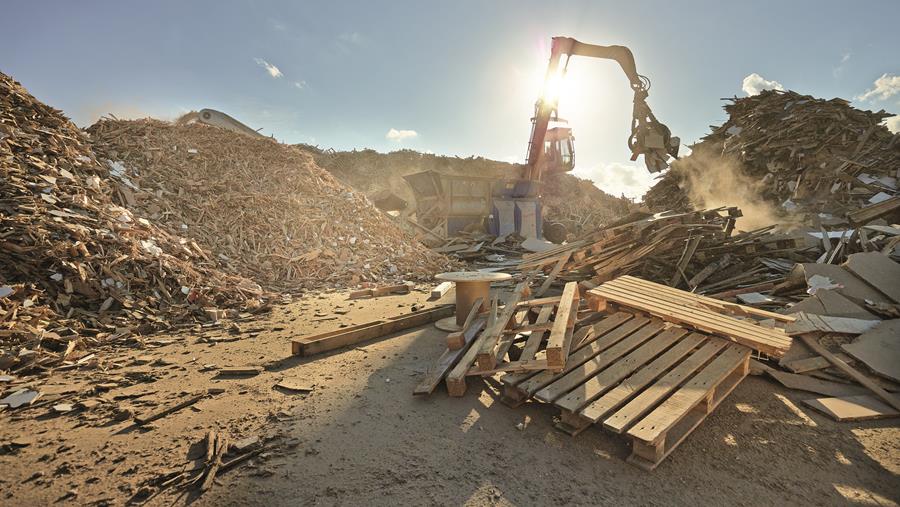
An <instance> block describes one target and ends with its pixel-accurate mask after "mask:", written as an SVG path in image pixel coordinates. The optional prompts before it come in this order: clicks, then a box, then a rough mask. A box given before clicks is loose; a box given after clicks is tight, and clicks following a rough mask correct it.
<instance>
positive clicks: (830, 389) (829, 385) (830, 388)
mask: <svg viewBox="0 0 900 507" xmlns="http://www.w3.org/2000/svg"><path fill="white" fill-rule="evenodd" d="M766 373H767V374H768V375H769V376H771V377H772V378H773V379H775V380H777V381H778V383H780V384H781V385H783V386H784V387H787V388H789V389H799V390H801V391H809V392H811V393H818V394H824V395H825V396H837V397H842V396H856V395H859V394H867V393H868V392H869V390H868V389H866V388H865V387H862V386H857V385H853V384H841V383H839V382H829V381H827V380H821V379H817V378H815V377H810V376H809V375H797V374H794V373H787V372H784V371H779V370H776V369H774V368H771V369H770V370H767V371H766Z"/></svg>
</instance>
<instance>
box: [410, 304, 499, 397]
mask: <svg viewBox="0 0 900 507" xmlns="http://www.w3.org/2000/svg"><path fill="white" fill-rule="evenodd" d="M485 323H486V319H484V318H480V319H478V320H477V321H476V322H474V323H472V325H470V326H469V327H467V328H466V332H465V333H464V334H463V346H462V347H460V348H458V349H455V350H453V349H450V348H448V349H447V350H445V351H444V353H443V354H441V357H439V358H438V360H437V362H436V363H435V364H434V366H432V367H431V368H430V369H429V370H428V373H426V374H425V378H423V379H422V381H421V382H419V385H417V386H416V388H415V389H414V390H413V394H417V395H425V394H431V393H432V392H434V389H435V388H436V387H437V386H438V384H440V383H441V380H443V379H444V377H445V376H446V375H447V372H449V371H450V369H451V368H453V367H454V366H456V363H458V362H459V360H460V358H462V357H463V356H464V355H465V354H466V352H468V350H469V347H471V345H472V343H474V342H475V337H476V336H478V332H479V331H481V330H482V329H483V328H484V325H485Z"/></svg>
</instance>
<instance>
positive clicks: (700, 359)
mask: <svg viewBox="0 0 900 507" xmlns="http://www.w3.org/2000/svg"><path fill="white" fill-rule="evenodd" d="M727 345H728V342H727V341H725V340H721V339H718V338H713V339H710V341H708V342H707V343H706V344H704V345H703V346H702V347H700V349H699V350H697V351H696V352H694V353H693V354H691V355H690V356H688V358H687V359H685V360H684V361H683V362H682V363H681V364H679V365H678V366H676V367H675V368H673V369H672V371H670V372H669V373H667V374H666V375H664V376H663V377H662V378H661V379H659V380H658V381H656V382H655V383H654V384H653V385H652V386H650V387H648V388H647V389H645V390H644V392H642V393H641V394H639V395H638V396H637V397H635V398H634V399H632V400H631V401H629V402H628V403H626V404H625V406H624V407H622V408H620V409H619V410H618V411H616V412H615V413H614V414H613V415H612V416H610V417H609V418H608V419H606V420H605V421H603V427H604V428H606V429H608V430H610V431H612V432H614V433H622V432H624V431H625V430H626V429H628V427H629V426H631V425H632V424H634V423H635V422H637V420H638V419H640V418H641V417H642V416H643V415H644V414H646V413H647V412H649V411H650V410H651V409H652V408H653V407H654V406H655V405H656V403H657V402H659V401H660V400H662V399H663V398H665V397H666V396H667V395H668V394H669V393H670V392H672V391H673V390H675V388H677V387H678V386H679V385H681V383H682V382H684V380H685V379H686V378H688V377H689V376H690V375H692V374H693V373H694V372H695V371H697V370H698V369H699V368H700V367H701V366H703V365H704V364H706V362H707V361H709V360H710V359H712V357H713V356H714V355H716V354H717V353H718V352H719V351H721V350H722V349H724V348H725V347H726V346H727Z"/></svg>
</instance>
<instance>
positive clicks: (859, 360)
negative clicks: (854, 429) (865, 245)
mask: <svg viewBox="0 0 900 507" xmlns="http://www.w3.org/2000/svg"><path fill="white" fill-rule="evenodd" d="M774 292H775V293H776V294H798V293H800V294H803V295H808V297H806V298H804V299H802V300H801V301H799V302H797V303H795V304H793V305H791V306H790V307H789V308H787V309H786V312H787V315H790V316H792V317H794V321H792V322H791V323H790V324H788V325H787V326H786V328H785V330H786V332H787V333H788V334H789V335H791V336H793V337H794V340H793V344H792V346H791V348H790V349H789V350H788V352H787V353H786V354H785V355H784V356H783V357H781V358H780V359H779V360H778V363H777V364H772V363H769V364H768V365H763V367H762V370H763V371H764V372H765V373H767V374H768V375H769V376H771V377H772V378H773V379H775V380H776V381H778V382H780V383H781V384H783V385H784V386H786V387H789V388H792V389H799V390H803V391H809V392H812V393H816V394H818V395H821V396H825V397H826V398H814V399H810V400H805V401H804V402H805V403H807V404H808V405H809V406H811V407H813V408H815V409H817V410H820V411H822V412H824V413H826V414H827V415H829V416H831V417H833V418H835V419H837V420H841V421H843V420H863V419H873V418H881V417H892V416H896V415H900V395H898V394H897V393H900V325H898V324H900V320H898V319H900V264H898V263H897V262H894V261H893V260H892V259H891V258H890V257H889V256H887V255H884V254H882V253H880V252H867V253H856V254H852V255H850V256H849V258H848V259H847V262H845V263H844V264H842V265H840V266H835V265H830V264H798V265H797V266H795V268H794V270H793V271H792V272H791V274H790V276H789V277H788V278H787V280H785V282H784V283H782V284H780V285H779V286H778V287H776V289H775V291H774ZM798 337H799V338H801V339H799V340H798V339H797V338H798Z"/></svg>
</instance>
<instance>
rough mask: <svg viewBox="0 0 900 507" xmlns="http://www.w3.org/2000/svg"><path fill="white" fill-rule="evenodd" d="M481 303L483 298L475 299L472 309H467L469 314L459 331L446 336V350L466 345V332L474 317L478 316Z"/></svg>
mask: <svg viewBox="0 0 900 507" xmlns="http://www.w3.org/2000/svg"><path fill="white" fill-rule="evenodd" d="M483 301H484V298H477V299H475V302H474V303H472V308H470V309H469V314H468V315H466V321H465V322H463V325H462V328H461V329H460V330H459V331H454V332H452V333H448V334H447V348H449V349H450V350H456V349H459V348H461V347H462V346H463V344H465V343H466V338H465V336H466V335H467V334H468V333H467V331H468V329H469V327H470V326H471V325H472V323H473V322H474V321H475V317H476V316H477V315H478V312H480V311H481V305H482V302H483Z"/></svg>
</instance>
